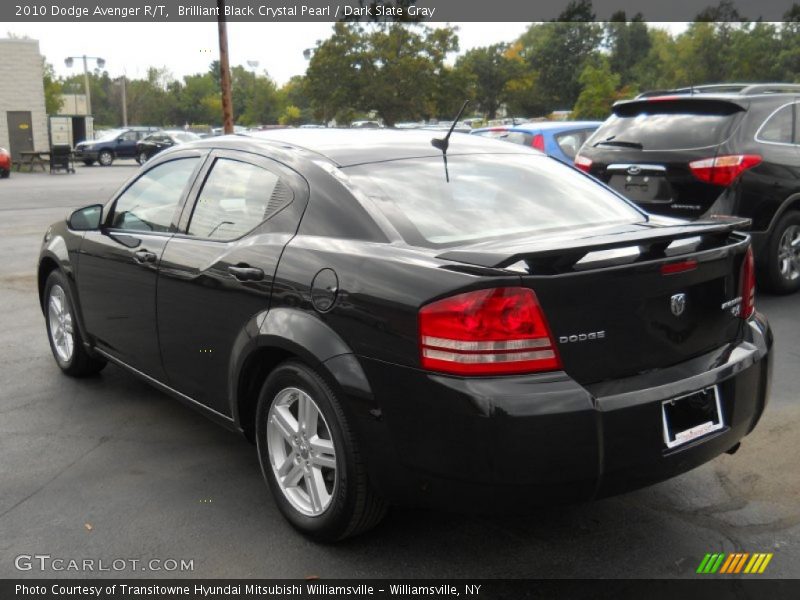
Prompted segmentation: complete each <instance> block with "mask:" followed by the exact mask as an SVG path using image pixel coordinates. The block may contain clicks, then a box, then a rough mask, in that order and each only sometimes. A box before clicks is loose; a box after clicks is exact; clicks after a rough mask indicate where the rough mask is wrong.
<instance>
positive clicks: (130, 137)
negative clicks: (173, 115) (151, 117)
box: [75, 127, 158, 167]
mask: <svg viewBox="0 0 800 600" xmlns="http://www.w3.org/2000/svg"><path fill="white" fill-rule="evenodd" d="M154 131H158V128H157V127H125V128H122V129H109V130H108V131H104V132H103V133H102V134H100V135H99V137H98V138H97V139H95V140H86V141H83V142H80V143H78V144H77V145H76V146H75V159H76V160H82V161H83V163H84V164H85V165H86V166H89V165H93V164H94V163H95V161H96V162H99V163H100V164H101V165H102V166H104V167H107V166H109V165H111V163H113V162H114V159H115V158H136V156H137V154H136V144H137V142H139V140H141V139H143V138H145V137H147V136H148V135H150V134H151V133H153V132H154Z"/></svg>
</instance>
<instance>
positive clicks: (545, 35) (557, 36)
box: [519, 0, 602, 112]
mask: <svg viewBox="0 0 800 600" xmlns="http://www.w3.org/2000/svg"><path fill="white" fill-rule="evenodd" d="M601 38H602V28H601V27H600V25H598V24H597V23H594V13H593V12H592V4H591V1H590V0H573V1H572V2H570V3H569V4H568V5H567V8H566V9H565V10H564V12H562V13H561V14H560V15H559V16H558V18H557V19H555V20H554V21H553V22H550V23H542V24H534V25H531V27H529V28H528V30H527V31H526V32H525V33H523V34H522V35H521V36H520V38H519V42H520V43H521V45H522V49H521V51H520V55H521V56H522V57H523V58H524V59H525V60H526V62H527V63H528V67H529V69H531V70H532V71H534V72H535V73H536V75H535V80H536V86H535V89H534V90H533V92H534V94H535V96H536V98H535V99H533V98H532V99H531V102H530V105H529V106H530V107H531V108H533V107H537V108H541V109H543V110H544V112H550V111H553V110H560V109H569V108H571V107H572V105H573V104H575V100H577V98H578V94H580V91H581V85H580V82H579V81H578V77H579V76H580V74H581V73H582V71H583V66H584V64H585V63H586V61H587V59H588V58H589V57H590V56H592V55H594V54H596V53H597V52H598V51H599V45H600V41H601ZM529 112H530V111H529Z"/></svg>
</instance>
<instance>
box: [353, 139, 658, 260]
mask: <svg viewBox="0 0 800 600" xmlns="http://www.w3.org/2000/svg"><path fill="white" fill-rule="evenodd" d="M447 165H448V170H449V174H450V181H449V183H448V181H447V180H446V179H445V167H444V163H443V161H442V157H441V156H439V157H428V158H415V159H407V160H397V161H389V162H383V163H372V164H364V165H357V166H354V167H347V168H345V169H343V171H344V172H345V173H346V174H347V175H348V176H349V178H350V182H351V183H352V184H353V185H354V186H355V188H356V189H358V190H360V191H361V192H363V193H364V194H366V195H367V196H369V197H370V198H372V199H373V201H375V202H376V204H377V206H378V207H379V208H380V210H381V211H382V212H383V213H384V214H385V215H386V217H387V218H388V219H389V221H391V223H392V224H393V225H394V226H395V228H397V230H398V231H399V232H400V234H401V235H402V236H403V238H404V239H405V240H406V242H408V243H409V244H413V245H417V246H428V247H438V246H444V245H451V244H458V243H464V242H472V241H480V240H484V239H489V238H496V237H501V236H507V235H519V234H526V233H539V232H545V231H564V232H569V231H572V230H573V229H575V228H577V227H586V226H591V225H603V224H615V223H632V222H638V221H644V220H645V217H644V215H643V214H642V213H641V212H639V211H638V210H636V209H635V208H634V207H633V206H631V205H630V204H628V203H627V202H625V201H624V200H622V199H621V198H619V197H618V196H616V195H615V194H613V193H612V192H610V191H608V190H607V189H606V188H605V187H603V186H601V185H599V184H598V183H597V182H595V181H594V180H593V179H591V178H589V177H587V176H585V175H583V174H581V173H578V172H576V171H575V170H574V169H572V168H571V167H568V166H566V165H564V164H562V163H560V162H558V161H557V160H554V159H552V158H548V157H546V156H542V155H539V154H534V153H530V154H528V153H525V154H470V155H452V156H451V155H448V157H447Z"/></svg>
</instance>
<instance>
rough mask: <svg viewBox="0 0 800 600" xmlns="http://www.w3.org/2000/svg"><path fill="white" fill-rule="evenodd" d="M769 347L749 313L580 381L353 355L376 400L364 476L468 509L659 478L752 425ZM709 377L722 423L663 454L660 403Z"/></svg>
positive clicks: (404, 498) (580, 496)
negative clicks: (733, 336)
mask: <svg viewBox="0 0 800 600" xmlns="http://www.w3.org/2000/svg"><path fill="white" fill-rule="evenodd" d="M771 346H772V333H771V331H770V328H769V325H768V324H767V322H766V320H765V319H763V317H761V316H760V315H757V316H756V317H755V318H753V319H751V321H750V322H749V323H748V325H747V326H746V334H745V338H744V340H743V341H741V342H740V343H738V344H730V345H728V346H726V347H723V348H720V349H718V350H716V351H714V352H711V353H708V354H706V355H703V356H701V357H698V358H695V359H693V360H691V361H687V362H685V363H682V364H679V365H675V366H673V367H670V368H666V369H662V370H660V371H658V372H654V373H649V374H647V375H639V376H635V377H630V378H627V379H622V380H617V381H611V382H605V383H602V384H597V385H593V386H587V387H583V386H581V385H579V384H578V383H576V382H575V381H573V380H572V379H570V378H569V377H568V376H566V374H564V373H552V374H544V375H535V376H514V377H499V378H485V379H483V378H482V379H463V378H455V377H446V376H440V375H434V374H431V373H427V372H424V371H420V370H417V369H411V368H405V367H398V366H396V365H390V364H387V363H382V362H378V361H373V360H369V359H363V358H362V359H361V364H362V365H363V368H364V372H365V374H366V376H367V378H368V380H369V382H370V385H371V387H372V392H373V394H374V398H375V401H376V403H377V404H378V405H379V406H380V409H379V412H377V413H376V411H372V418H368V419H364V420H360V423H359V429H360V430H361V433H362V435H361V437H362V439H363V442H364V444H365V445H366V448H365V450H366V451H365V455H366V457H367V459H368V466H369V468H370V474H371V477H372V479H373V481H374V483H375V485H376V486H377V487H378V488H379V489H380V490H381V492H382V493H383V494H384V495H385V496H386V497H387V498H388V499H390V500H392V501H394V502H396V503H400V504H408V505H418V506H429V507H442V508H447V509H448V510H462V511H470V512H471V511H484V510H497V509H501V510H512V511H515V512H519V511H520V510H522V511H524V510H525V509H527V508H529V507H531V506H536V505H542V504H552V503H557V502H568V501H580V500H588V499H592V498H597V497H602V496H607V495H612V494H616V493H620V492H623V491H625V490H630V489H635V488H639V487H642V486H646V485H649V484H652V483H655V482H658V481H661V480H664V479H668V478H670V477H673V476H675V475H678V474H680V473H683V472H685V471H688V470H690V469H692V468H694V467H697V466H698V465H700V464H702V463H705V462H707V461H709V460H711V459H713V458H714V457H716V456H718V455H719V454H721V453H723V452H725V451H726V450H728V449H730V448H732V447H733V446H735V445H736V443H738V442H739V440H741V439H742V438H743V437H744V436H746V435H747V434H748V433H749V432H750V431H751V430H752V429H753V427H755V425H756V423H757V422H758V420H759V418H760V417H761V414H762V412H763V410H764V407H765V404H766V401H767V396H768V392H769V381H770V376H771V363H770V355H769V353H770V349H771ZM712 385H719V386H720V387H719V389H720V394H721V398H722V411H723V415H724V422H725V427H724V428H723V429H722V430H721V431H718V432H714V433H711V434H708V435H707V436H705V437H703V438H701V439H699V440H695V441H693V442H690V443H688V444H686V445H685V446H681V447H678V448H674V449H672V450H668V449H667V448H666V445H665V443H664V440H663V431H662V420H661V403H662V401H663V400H666V399H669V398H674V397H676V396H681V395H684V394H687V393H690V392H693V391H697V390H701V389H704V388H706V387H709V386H712ZM376 414H379V418H374V417H375V415H376Z"/></svg>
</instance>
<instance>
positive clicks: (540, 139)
mask: <svg viewBox="0 0 800 600" xmlns="http://www.w3.org/2000/svg"><path fill="white" fill-rule="evenodd" d="M531 146H533V147H534V148H536V149H537V150H538V151H539V152H544V136H543V135H542V134H541V133H537V134H536V135H535V136H533V141H532V142H531Z"/></svg>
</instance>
